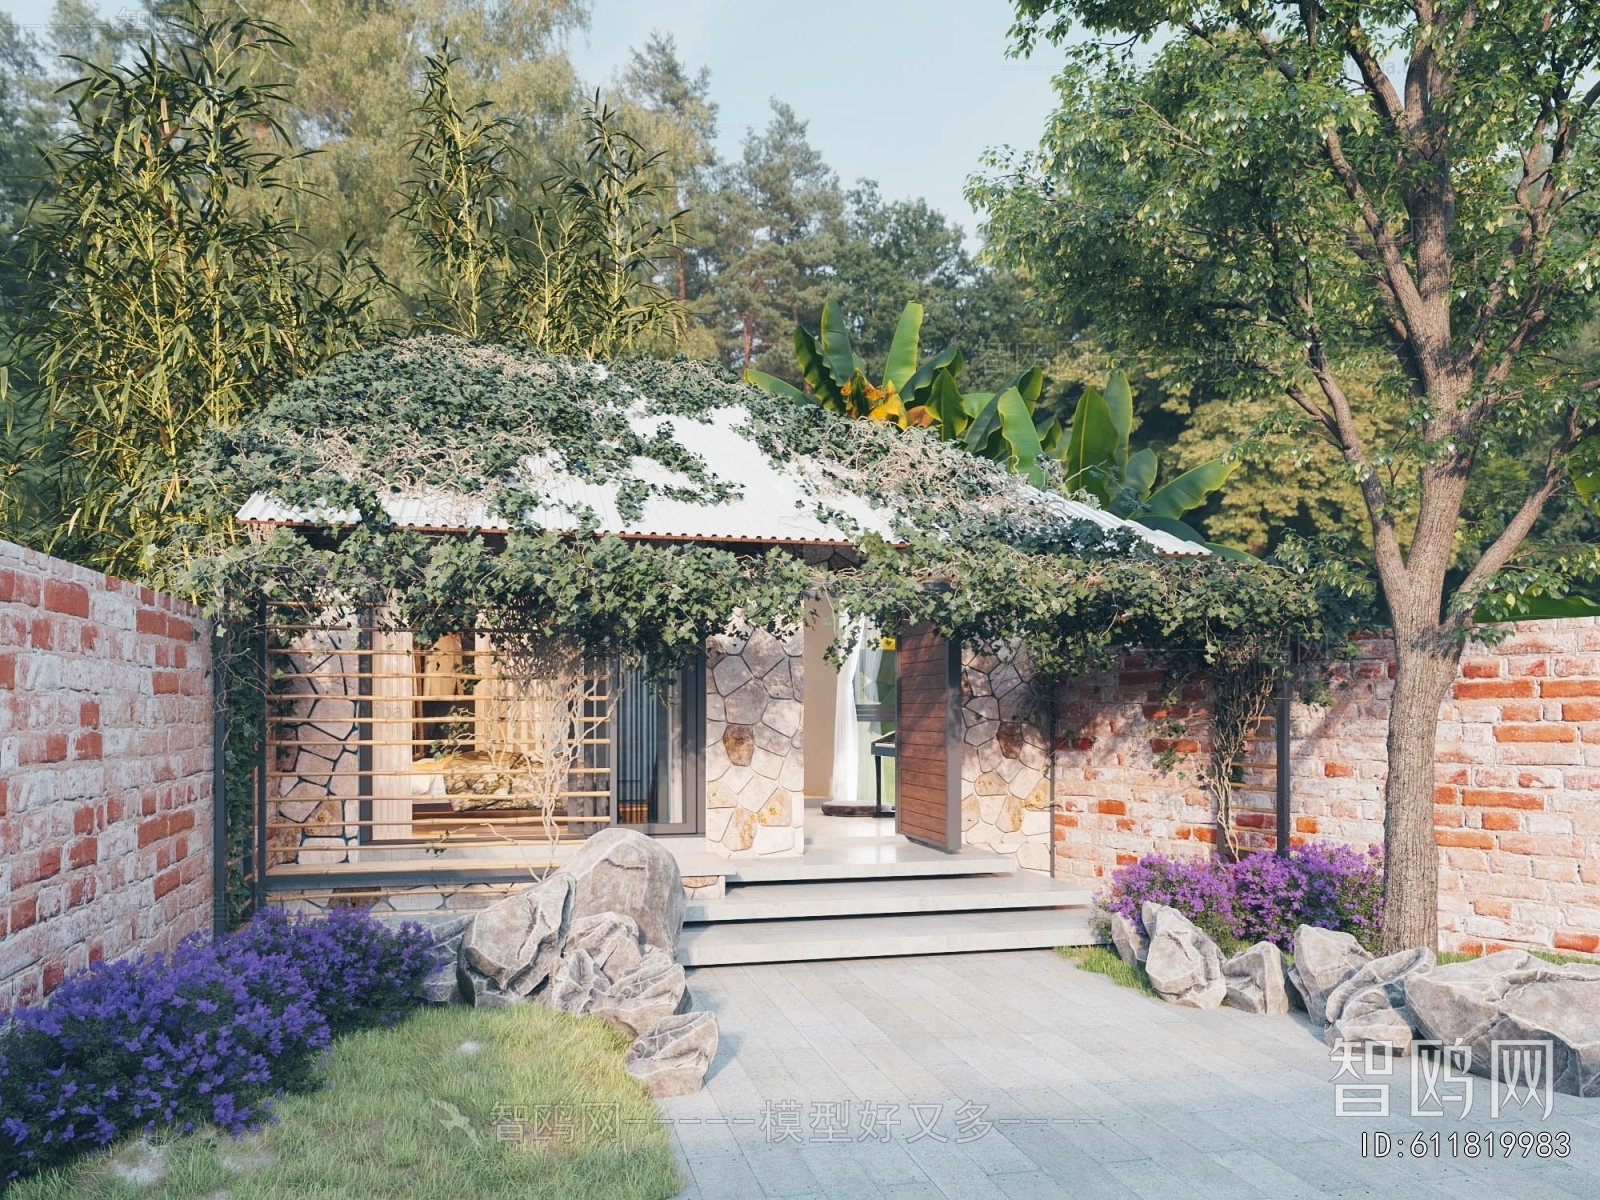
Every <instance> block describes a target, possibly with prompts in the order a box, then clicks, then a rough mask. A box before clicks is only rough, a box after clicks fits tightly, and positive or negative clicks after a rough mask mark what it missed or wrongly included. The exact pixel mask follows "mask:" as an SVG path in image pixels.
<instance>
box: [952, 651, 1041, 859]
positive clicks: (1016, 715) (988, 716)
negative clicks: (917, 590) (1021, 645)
mask: <svg viewBox="0 0 1600 1200" xmlns="http://www.w3.org/2000/svg"><path fill="white" fill-rule="evenodd" d="M1031 674H1032V673H1031V671H1030V670H1029V668H1028V663H1027V659H1026V656H1024V655H1019V656H1017V658H1015V659H1012V660H1005V661H1003V660H1001V659H999V658H995V657H993V656H991V655H979V654H973V653H971V652H970V651H969V652H967V653H964V654H963V655H962V662H961V725H962V740H963V745H962V748H961V830H962V840H963V841H964V842H965V843H966V844H967V845H969V846H977V847H980V848H981V849H984V850H992V851H996V852H998V853H1001V854H1011V855H1015V856H1016V859H1017V865H1018V866H1021V867H1024V868H1026V869H1027V870H1030V871H1049V870H1050V779H1049V773H1048V772H1049V765H1050V762H1049V749H1048V747H1049V742H1048V740H1047V736H1048V735H1047V730H1048V719H1047V718H1046V717H1045V715H1044V713H1042V712H1041V711H1040V709H1041V698H1040V697H1039V695H1038V694H1037V692H1036V690H1035V688H1034V686H1033V682H1032V677H1031Z"/></svg>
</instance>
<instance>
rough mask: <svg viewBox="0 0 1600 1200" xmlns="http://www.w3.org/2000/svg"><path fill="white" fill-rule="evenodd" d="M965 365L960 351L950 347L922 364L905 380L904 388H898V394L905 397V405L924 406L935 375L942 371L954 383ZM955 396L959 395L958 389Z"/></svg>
mask: <svg viewBox="0 0 1600 1200" xmlns="http://www.w3.org/2000/svg"><path fill="white" fill-rule="evenodd" d="M966 365H967V362H966V359H964V358H962V357H961V351H959V350H957V349H956V348H955V347H954V346H952V347H950V349H948V350H944V351H941V352H940V353H938V354H935V355H934V356H933V357H932V358H930V359H927V360H926V361H925V362H923V364H922V365H921V366H920V367H918V368H917V370H916V373H915V374H913V375H912V376H911V378H910V379H908V380H906V384H905V386H904V387H902V388H900V394H901V395H902V396H904V397H906V403H907V404H926V403H927V398H928V390H929V389H930V388H931V387H932V386H933V377H934V376H935V375H937V374H938V373H939V372H940V371H944V372H945V373H946V374H947V375H949V376H950V381H951V382H952V383H954V382H955V381H956V380H957V379H959V378H960V377H961V371H962V368H964V367H965V366H966ZM956 394H957V395H959V394H960V391H959V389H958V390H957V393H956Z"/></svg>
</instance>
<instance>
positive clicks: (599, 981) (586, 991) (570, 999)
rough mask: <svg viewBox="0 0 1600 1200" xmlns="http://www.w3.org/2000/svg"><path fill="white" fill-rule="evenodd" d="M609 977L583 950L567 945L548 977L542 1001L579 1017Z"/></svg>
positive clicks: (605, 985)
mask: <svg viewBox="0 0 1600 1200" xmlns="http://www.w3.org/2000/svg"><path fill="white" fill-rule="evenodd" d="M610 982H611V981H610V980H608V979H607V978H606V977H605V975H604V974H603V973H602V972H601V971H600V969H599V968H598V967H596V966H595V964H594V959H593V958H592V957H591V956H590V955H589V952H588V951H587V950H583V949H581V948H569V949H568V950H567V952H566V953H565V954H563V955H562V956H561V961H560V963H558V964H557V965H556V969H555V974H553V975H551V976H550V986H549V987H548V988H547V989H546V990H545V994H544V999H545V1003H546V1004H548V1005H550V1007H551V1008H555V1009H560V1010H561V1011H562V1012H567V1013H571V1014H572V1015H573V1016H581V1015H582V1014H583V1013H586V1012H588V1011H589V1008H590V1006H591V1005H593V1004H594V1002H595V1000H596V999H597V998H598V997H599V996H600V994H601V993H602V992H604V991H605V989H606V988H607V987H609V986H610Z"/></svg>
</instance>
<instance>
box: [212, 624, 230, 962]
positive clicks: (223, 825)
mask: <svg viewBox="0 0 1600 1200" xmlns="http://www.w3.org/2000/svg"><path fill="white" fill-rule="evenodd" d="M227 661H228V634H227V631H226V630H225V629H223V628H222V627H221V626H218V627H217V628H216V629H215V630H214V631H213V632H212V636H211V932H212V934H213V935H214V936H216V937H221V936H222V935H223V934H225V933H227V932H228V771H227V766H228V753H227V750H228V719H227V688H226V687H225V686H224V684H223V680H222V672H223V664H224V663H225V662H227Z"/></svg>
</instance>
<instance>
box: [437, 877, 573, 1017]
mask: <svg viewBox="0 0 1600 1200" xmlns="http://www.w3.org/2000/svg"><path fill="white" fill-rule="evenodd" d="M572 912H573V880H572V878H571V877H570V876H568V875H566V874H563V873H562V872H559V871H558V872H556V873H555V874H554V875H552V876H550V877H549V878H548V879H546V880H545V881H544V882H543V883H540V884H538V885H536V886H534V887H530V888H525V889H523V890H522V891H520V892H514V893H512V894H511V895H509V896H507V897H506V898H505V899H504V900H501V901H500V902H498V903H497V904H492V905H490V906H489V907H488V908H486V909H483V910H482V911H481V912H479V913H478V914H477V916H476V918H475V919H474V920H473V922H472V925H471V927H470V928H469V929H468V930H467V931H466V933H465V935H464V936H463V937H462V939H461V954H460V961H461V962H462V963H463V964H465V965H466V966H468V967H470V968H472V969H473V970H474V971H476V972H478V973H479V974H481V975H484V976H486V977H487V978H489V979H490V980H492V981H493V982H494V985H495V986H496V987H497V988H499V989H500V990H501V991H504V992H512V993H514V994H516V995H519V996H526V995H529V994H530V993H532V992H533V991H534V989H536V988H537V987H539V986H540V985H541V984H542V983H544V981H545V980H546V979H548V978H549V977H550V972H551V971H552V970H553V969H554V968H555V965H556V962H557V960H558V959H559V958H560V955H561V945H562V941H563V939H564V938H565V937H566V933H567V927H568V925H569V924H570V922H571V918H572ZM461 990H462V994H463V995H466V994H468V992H467V989H466V988H465V987H463V988H462V989H461Z"/></svg>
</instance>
